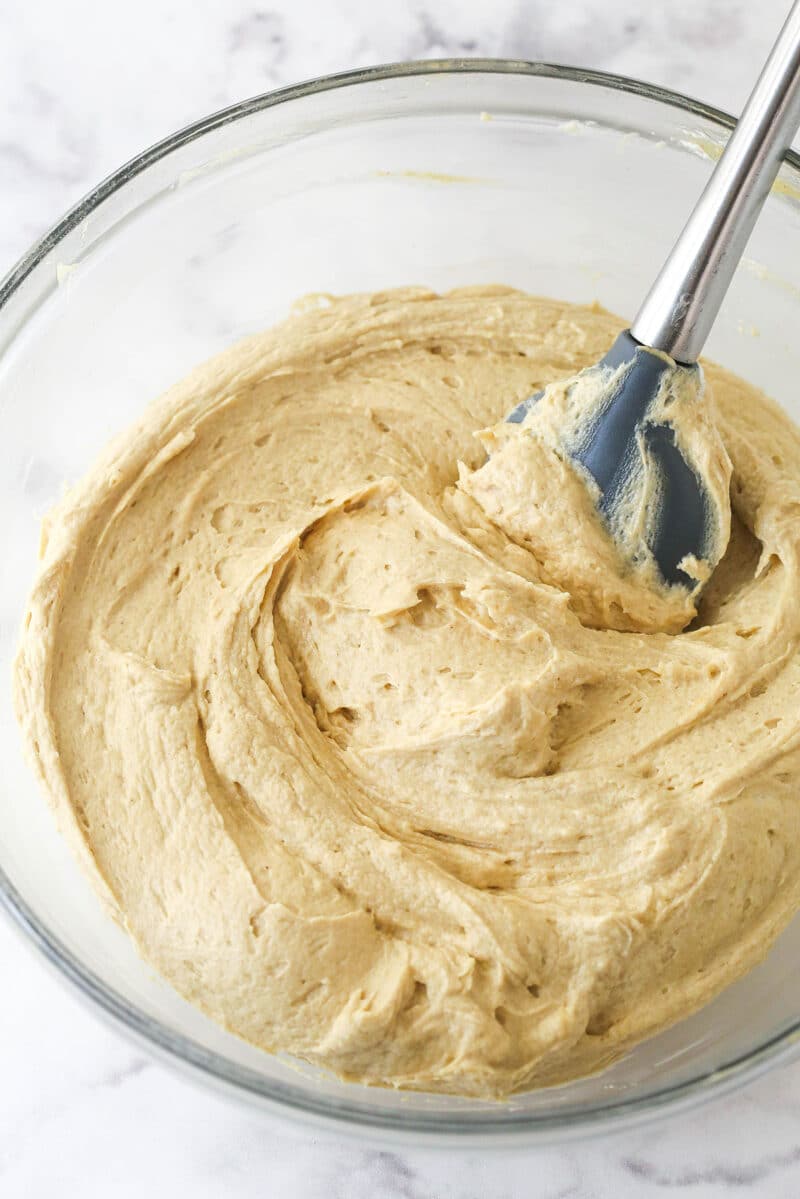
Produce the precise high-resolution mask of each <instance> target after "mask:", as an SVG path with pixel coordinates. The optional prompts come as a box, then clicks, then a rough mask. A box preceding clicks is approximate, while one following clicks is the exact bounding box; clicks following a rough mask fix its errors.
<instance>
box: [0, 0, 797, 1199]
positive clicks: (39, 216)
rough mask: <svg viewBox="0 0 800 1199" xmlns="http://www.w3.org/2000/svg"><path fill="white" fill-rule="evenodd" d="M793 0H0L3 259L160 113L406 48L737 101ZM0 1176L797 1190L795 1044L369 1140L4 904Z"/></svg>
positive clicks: (596, 1192) (65, 1183)
mask: <svg viewBox="0 0 800 1199" xmlns="http://www.w3.org/2000/svg"><path fill="white" fill-rule="evenodd" d="M787 7H788V0H760V3H758V4H753V3H752V2H751V0H747V2H745V0H659V2H657V3H656V2H654V0H650V2H649V3H644V2H643V0H559V2H557V3H556V2H554V0H525V2H520V0H493V2H492V3H491V4H485V3H481V2H480V0H459V2H458V3H457V2H456V0H419V3H410V2H409V3H405V4H397V3H388V0H270V3H269V5H268V6H266V5H265V6H264V7H262V6H260V5H259V4H257V3H255V0H205V2H198V0H138V3H136V4H127V5H124V6H123V5H119V4H98V3H97V2H96V0H72V3H70V4H63V3H60V2H59V0H2V3H0V274H2V273H3V272H4V271H5V269H6V268H7V267H9V266H10V265H11V264H12V262H13V260H14V259H15V258H16V257H17V256H18V255H19V254H21V253H22V251H23V250H24V249H25V248H26V247H27V246H28V245H29V243H30V242H31V241H32V240H33V239H34V238H35V237H37V236H38V235H39V234H40V233H41V232H42V231H43V229H44V228H46V227H47V226H48V225H49V224H51V223H52V222H53V221H54V220H55V219H56V218H57V217H58V216H59V215H60V214H61V213H62V211H63V210H64V209H65V208H67V207H68V206H69V205H71V204H72V203H73V202H74V201H75V200H77V199H78V198H79V197H80V196H81V195H82V194H83V193H84V192H85V191H86V190H87V189H88V188H89V187H90V186H91V185H92V184H94V183H95V182H96V181H97V180H98V179H99V178H100V177H101V176H103V175H105V174H106V173H108V172H109V171H111V170H113V169H114V168H115V167H116V166H118V165H119V164H120V163H121V162H122V161H123V160H125V159H126V158H128V157H130V156H131V155H132V154H134V153H136V152H137V151H138V150H140V149H142V148H143V147H144V146H146V145H147V144H148V143H150V142H152V141H154V140H156V139H158V138H160V137H162V136H163V135H165V134H167V133H169V132H171V131H172V130H173V129H175V128H177V127H179V126H181V125H183V124H185V123H186V122H188V121H190V120H193V119H194V118H196V117H199V116H201V115H203V114H204V113H206V112H209V111H211V110H213V109H216V108H219V107H222V106H223V105H226V104H229V103H231V102H233V101H235V100H237V99H240V98H242V97H244V96H247V95H250V94H253V93H256V92H261V91H265V90H269V89H271V88H274V87H278V86H281V85H283V84H286V83H290V82H294V81H297V80H300V79H304V78H307V77H309V76H312V75H318V74H324V73H327V72H330V71H336V70H342V69H345V68H348V67H355V66H363V65H366V64H370V63H376V62H381V61H390V60H397V59H404V58H426V57H439V56H451V55H489V56H509V57H519V58H539V59H545V60H549V61H556V62H566V63H574V64H579V65H583V66H592V67H599V68H603V69H606V70H611V71H618V72H622V73H626V74H631V75H634V76H639V77H641V78H648V79H652V80H654V81H655V82H658V83H661V84H665V85H667V86H669V87H673V88H677V89H679V90H682V91H686V92H688V93H690V94H692V95H696V96H699V97H701V98H703V99H705V100H708V101H710V102H711V103H715V104H718V105H720V106H722V107H725V108H728V109H733V110H735V109H738V107H740V105H741V103H742V102H743V100H744V98H745V93H746V90H747V86H748V82H749V81H750V80H751V79H752V76H753V73H754V70H755V68H756V67H757V64H758V63H759V61H760V60H761V58H762V57H763V55H764V54H765V52H766V49H767V47H768V44H769V41H770V39H771V36H772V34H773V32H774V31H775V30H776V29H777V26H778V24H779V21H780V19H781V17H782V15H783V14H784V12H785V10H786V8H787ZM0 962H2V972H1V974H2V979H3V984H4V985H3V986H2V987H1V988H0V1195H1V1196H2V1197H3V1199H23V1197H24V1199H40V1197H41V1199H45V1197H47V1199H49V1197H50V1196H51V1195H53V1194H57V1193H62V1194H66V1195H70V1196H71V1195H78V1194H80V1195H81V1196H83V1197H84V1199H94V1197H95V1196H97V1197H100V1196H103V1197H108V1196H113V1197H114V1199H127V1197H128V1196H130V1197H131V1199H133V1197H134V1196H135V1197H136V1199H139V1197H140V1196H142V1195H152V1196H154V1197H156V1199H160V1196H162V1195H177V1196H183V1195H187V1196H188V1195H192V1196H193V1199H205V1197H206V1196H208V1197H210V1196H214V1197H217V1196H223V1195H224V1196H226V1197H231V1199H250V1197H253V1199H255V1197H256V1196H258V1197H259V1199H260V1197H262V1196H273V1195H275V1196H287V1197H292V1199H295V1197H296V1199H473V1197H474V1199H477V1197H478V1196H480V1197H481V1199H512V1197H516V1196H529V1195H530V1196H536V1197H537V1199H557V1197H560V1199H566V1197H567V1196H571V1197H574V1199H628V1197H630V1199H634V1197H635V1199H648V1197H651V1196H652V1197H655V1196H663V1195H665V1194H668V1193H670V1192H673V1191H680V1192H681V1193H683V1194H685V1195H687V1196H691V1197H692V1199H712V1197H715V1196H722V1195H726V1196H728V1195H735V1194H739V1195H743V1194H746V1195H757V1196H759V1197H762V1199H784V1197H785V1199H796V1196H797V1195H798V1193H800V1064H795V1065H793V1066H789V1067H786V1068H783V1069H779V1070H775V1071H773V1072H772V1073H770V1074H769V1075H767V1076H765V1077H762V1078H761V1079H760V1080H758V1081H757V1082H755V1083H753V1084H751V1085H749V1086H748V1087H746V1088H745V1089H743V1090H741V1091H739V1092H738V1093H737V1094H735V1095H733V1096H729V1097H727V1098H725V1099H722V1100H718V1101H716V1102H712V1103H711V1104H709V1105H707V1106H706V1107H704V1108H701V1109H700V1110H698V1111H695V1112H692V1113H690V1114H689V1115H686V1116H681V1117H678V1118H673V1119H671V1120H668V1121H666V1122H665V1121H662V1122H660V1123H658V1124H655V1125H652V1126H649V1127H647V1128H645V1129H643V1130H640V1131H636V1132H633V1133H628V1134H626V1135H623V1136H615V1137H613V1138H605V1139H603V1140H600V1141H592V1142H588V1143H586V1142H584V1143H580V1144H570V1145H566V1146H564V1147H557V1148H552V1149H537V1150H535V1151H527V1152H514V1153H507V1154H497V1153H492V1154H486V1153H469V1152H458V1153H456V1152H447V1153H437V1152H433V1151H430V1150H422V1149H419V1150H403V1151H402V1152H388V1151H387V1152H382V1151H381V1150H380V1148H376V1147H375V1146H374V1145H368V1144H359V1143H358V1142H352V1143H350V1142H340V1143H331V1142H327V1141H325V1140H323V1139H322V1138H318V1137H315V1136H313V1135H309V1134H308V1133H296V1134H290V1133H287V1132H286V1131H283V1130H279V1129H276V1128H274V1127H272V1126H271V1125H270V1124H269V1123H267V1122H266V1121H265V1120H264V1119H263V1118H261V1117H259V1116H258V1115H254V1114H251V1113H249V1112H247V1111H243V1110H240V1109H239V1108H237V1107H235V1106H232V1105H229V1104H227V1103H225V1102H223V1101H222V1100H221V1099H219V1098H217V1097H214V1096H211V1095H207V1094H206V1093H205V1092H203V1091H201V1090H198V1089H196V1088H195V1087H194V1086H193V1085H191V1084H190V1083H188V1082H186V1081H185V1080H183V1079H182V1078H178V1077H176V1076H174V1075H173V1074H172V1073H170V1072H169V1071H167V1070H165V1069H164V1068H162V1067H161V1066H159V1065H156V1064H154V1063H153V1062H151V1061H150V1060H149V1059H148V1058H147V1057H145V1056H144V1055H143V1054H142V1052H141V1051H140V1050H138V1049H135V1048H132V1047H131V1046H130V1045H129V1044H128V1043H127V1042H126V1041H125V1040H123V1039H121V1038H120V1036H119V1035H118V1034H117V1033H116V1032H113V1031H110V1030H109V1029H108V1028H107V1027H106V1026H105V1025H103V1024H101V1023H99V1022H98V1020H97V1019H96V1017H95V1015H94V1014H93V1013H92V1012H89V1011H87V1010H85V1008H84V1007H83V1006H82V1004H81V1003H80V1002H79V1000H78V999H77V998H76V997H75V996H74V995H73V994H72V993H71V992H68V991H67V990H66V989H65V987H64V986H63V985H62V984H61V983H60V982H59V981H58V980H57V979H55V978H54V977H53V976H52V975H51V974H50V973H49V971H48V970H46V968H45V967H44V966H43V965H42V964H41V962H40V961H39V960H38V959H37V958H36V957H35V956H34V954H33V953H32V952H31V951H30V950H29V949H28V948H27V947H26V946H25V945H24V944H23V943H22V941H21V940H20V938H19V937H18V936H17V934H16V933H15V931H14V930H12V929H11V928H10V927H8V926H7V924H6V922H5V921H3V922H2V923H0Z"/></svg>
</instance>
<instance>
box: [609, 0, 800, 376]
mask: <svg viewBox="0 0 800 1199" xmlns="http://www.w3.org/2000/svg"><path fill="white" fill-rule="evenodd" d="M799 125H800V0H795V3H794V5H793V6H792V10H791V12H790V13H789V16H788V17H787V19H786V23H785V25H784V26H783V29H782V30H781V32H780V35H779V37H778V40H777V41H776V43H775V45H774V47H773V49H772V53H771V54H770V56H769V58H768V59H767V62H766V65H765V66H764V69H763V71H762V72H761V75H760V76H759V79H758V82H757V83H756V85H755V87H754V89H753V92H752V94H751V96H750V99H749V100H748V102H747V105H746V107H745V110H744V112H743V113H742V115H741V117H740V119H739V123H738V124H737V126H736V128H735V130H734V131H733V133H732V134H731V137H730V139H729V141H728V144H727V146H726V148H725V152H724V153H723V155H722V157H721V158H720V160H719V162H718V163H717V166H716V168H715V170H714V173H713V174H712V176H711V178H710V179H709V181H708V183H707V185H706V187H705V190H704V191H703V194H702V195H701V197H700V199H699V200H698V202H697V205H696V206H695V209H694V211H693V212H692V215H691V216H690V217H689V220H688V221H687V222H686V225H685V226H684V228H683V232H682V233H681V235H680V237H679V238H678V240H677V242H676V243H675V245H674V247H673V249H672V252H671V253H670V255H669V257H668V258H667V260H666V262H665V263H664V265H663V267H662V268H661V272H660V274H659V276H658V278H657V279H656V281H655V283H654V284H653V286H652V288H651V289H650V291H649V293H648V295H647V297H646V298H645V301H644V303H643V304H642V306H641V308H640V309H639V313H638V315H637V317H636V320H635V321H634V322H633V324H632V325H631V333H632V334H633V336H634V337H635V338H636V340H637V341H638V342H640V343H641V344H642V345H645V346H652V347H653V348H654V349H657V350H664V351H665V352H666V353H667V354H669V355H670V356H671V357H672V358H674V359H675V360H676V361H678V362H685V363H692V362H696V361H697V359H698V357H699V355H700V352H701V350H702V348H703V346H704V344H705V341H706V338H707V336H708V334H709V331H710V329H711V326H712V325H713V323H714V319H715V317H716V315H717V312H718V311H719V308H720V305H721V304H722V300H723V298H724V296H725V293H726V291H727V290H728V285H729V283H730V281H731V278H732V277H733V274H734V271H735V270H736V266H737V264H738V262H739V259H740V258H741V256H742V254H743V252H744V248H745V246H746V244H747V240H748V238H749V237H750V233H751V232H752V229H753V225H754V224H755V222H756V218H757V217H758V214H759V212H760V211H761V208H762V206H763V204H764V201H765V200H766V198H767V196H768V194H769V190H770V188H771V187H772V184H773V182H774V181H775V176H776V175H777V173H778V169H779V167H780V164H781V159H782V158H783V155H784V153H785V152H786V150H788V148H789V146H790V145H791V142H792V139H793V138H794V136H795V134H796V132H797V129H798V126H799Z"/></svg>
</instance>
